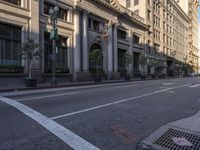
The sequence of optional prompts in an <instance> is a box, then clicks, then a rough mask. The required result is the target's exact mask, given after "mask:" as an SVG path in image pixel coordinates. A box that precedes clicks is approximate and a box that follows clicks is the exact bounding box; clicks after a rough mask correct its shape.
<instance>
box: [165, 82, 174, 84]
mask: <svg viewBox="0 0 200 150" xmlns="http://www.w3.org/2000/svg"><path fill="white" fill-rule="evenodd" d="M173 84H175V83H174V82H172V83H163V85H173Z"/></svg>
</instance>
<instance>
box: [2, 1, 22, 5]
mask: <svg viewBox="0 0 200 150" xmlns="http://www.w3.org/2000/svg"><path fill="white" fill-rule="evenodd" d="M3 1H5V2H8V3H12V4H14V5H18V6H21V0H3Z"/></svg>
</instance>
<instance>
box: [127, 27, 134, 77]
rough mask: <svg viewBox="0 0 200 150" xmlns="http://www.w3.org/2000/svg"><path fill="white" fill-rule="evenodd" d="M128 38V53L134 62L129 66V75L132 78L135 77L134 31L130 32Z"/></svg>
mask: <svg viewBox="0 0 200 150" xmlns="http://www.w3.org/2000/svg"><path fill="white" fill-rule="evenodd" d="M128 37H129V49H128V53H129V54H130V55H131V57H132V61H131V63H130V64H129V66H128V69H129V74H130V76H131V77H132V76H133V31H132V30H130V31H129V33H128Z"/></svg>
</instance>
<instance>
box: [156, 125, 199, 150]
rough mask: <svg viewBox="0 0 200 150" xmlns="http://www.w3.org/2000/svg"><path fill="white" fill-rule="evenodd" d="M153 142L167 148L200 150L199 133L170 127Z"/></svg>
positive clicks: (172, 149) (171, 149)
mask: <svg viewBox="0 0 200 150" xmlns="http://www.w3.org/2000/svg"><path fill="white" fill-rule="evenodd" d="M154 144H155V145H158V146H161V147H163V148H165V149H169V150H200V135H196V134H192V133H188V132H185V131H179V130H176V129H172V128H170V129H169V130H167V131H166V132H165V133H164V134H163V135H162V136H161V137H160V138H159V139H158V140H157V141H156V142H154Z"/></svg>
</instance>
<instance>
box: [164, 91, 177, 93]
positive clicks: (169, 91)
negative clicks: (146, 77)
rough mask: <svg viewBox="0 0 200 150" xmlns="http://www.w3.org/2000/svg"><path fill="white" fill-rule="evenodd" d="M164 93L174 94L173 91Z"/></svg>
mask: <svg viewBox="0 0 200 150" xmlns="http://www.w3.org/2000/svg"><path fill="white" fill-rule="evenodd" d="M165 92H166V93H170V94H174V93H175V92H174V91H165Z"/></svg>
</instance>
